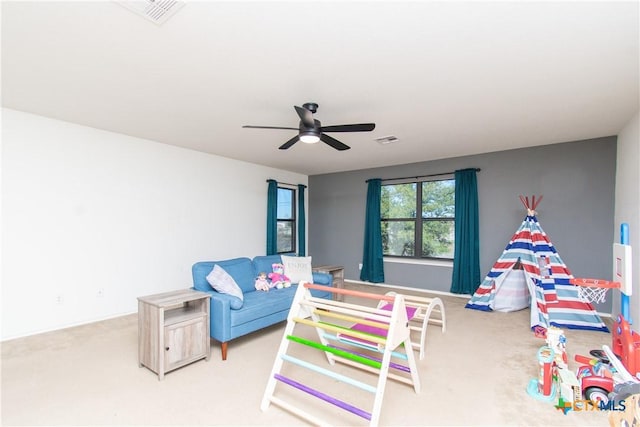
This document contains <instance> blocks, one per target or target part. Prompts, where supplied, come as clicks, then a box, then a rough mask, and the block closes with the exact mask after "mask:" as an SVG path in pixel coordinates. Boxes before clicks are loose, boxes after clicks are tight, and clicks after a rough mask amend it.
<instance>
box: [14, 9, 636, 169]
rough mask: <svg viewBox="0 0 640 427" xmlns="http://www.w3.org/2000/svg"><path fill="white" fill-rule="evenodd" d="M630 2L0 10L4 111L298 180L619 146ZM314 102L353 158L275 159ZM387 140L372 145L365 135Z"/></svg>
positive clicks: (629, 78) (626, 113)
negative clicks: (159, 13)
mask: <svg viewBox="0 0 640 427" xmlns="http://www.w3.org/2000/svg"><path fill="white" fill-rule="evenodd" d="M638 23H639V9H638V1H632V2H615V1H605V2H592V1H585V2H580V1H573V2H551V1H542V2H516V1H513V2H507V1H501V2H480V1H473V2H459V1H449V2H434V1H429V2H428V1H422V2H420V1H413V2H396V1H394V2H392V1H375V2H363V1H339V2H329V1H313V2H312V1H295V2H294V1H288V2H271V1H258V2H245V1H224V2H222V1H220V2H214V1H208V2H203V1H199V2H198V1H188V0H187V2H186V4H185V6H184V7H182V8H181V9H180V10H179V11H178V12H177V13H176V15H175V16H173V17H172V18H170V19H169V20H168V21H167V22H165V23H164V24H163V25H160V26H158V25H156V24H154V23H151V22H149V21H147V20H145V19H144V18H142V17H140V16H137V15H136V14H134V13H133V12H131V11H130V10H128V9H126V8H124V7H122V6H121V5H119V4H118V3H116V2H113V1H85V2H82V1H72V2H49V1H34V2H23V1H14V2H10V1H3V2H2V105H3V106H4V107H8V108H12V109H16V110H21V111H26V112H30V113H35V114H39V115H42V116H47V117H52V118H56V119H60V120H64V121H69V122H73V123H79V124H82V125H86V126H92V127H95V128H99V129H105V130H109V131H113V132H118V133H122V134H126V135H132V136H136V137H140V138H146V139H150V140H154V141H158V142H162V143H166V144H172V145H176V146H181V147H187V148H192V149H194V150H199V151H203V152H208V153H213V154H217V155H221V156H225V157H230V158H234V159H240V160H244V161H248V162H252V163H258V164H264V165H268V166H272V167H275V168H280V169H286V170H290V171H295V172H299V173H302V174H307V175H315V174H321V173H328V172H336V171H344V170H353V169H362V168H369V167H378V166H386V165H394V164H403V163H412V162H417V161H425V160H432V159H439V158H447V157H455V156H461V155H469V154H477V153H484V152H491V151H498V150H504V149H509V148H517V147H527V146H535V145H543V144H551V143H556V142H565V141H574V140H580V139H587V138H595V137H601V136H608V135H616V134H617V133H618V132H619V131H620V130H621V129H622V127H623V126H624V125H625V123H626V122H627V121H628V120H629V119H630V118H631V117H632V116H633V115H634V114H635V113H636V112H637V111H638V109H639V106H638V98H639V87H638V86H639V83H638V80H639V75H638V68H639V42H638V39H639V35H638V34H639V33H638V27H639V25H638ZM309 101H313V102H316V103H318V104H319V105H320V107H319V109H318V112H317V114H316V115H315V117H316V119H319V120H321V121H322V124H323V125H334V124H344V123H361V122H375V123H376V129H375V130H374V131H373V132H368V133H348V134H338V133H334V134H330V135H331V136H334V137H336V138H337V139H339V140H341V141H342V142H344V143H346V144H347V145H350V146H351V147H352V148H351V150H348V151H343V152H339V151H336V150H334V149H332V148H330V147H329V146H327V145H325V144H322V143H319V144H315V145H308V144H302V143H298V144H296V145H294V146H293V147H292V148H291V149H289V150H287V151H282V150H278V147H279V146H280V145H281V144H283V143H284V142H285V141H287V140H288V139H289V138H291V137H292V136H294V135H295V131H286V130H255V129H243V128H242V127H241V126H242V125H245V124H250V125H271V126H291V127H297V126H298V116H297V115H296V112H295V111H294V109H293V106H294V105H299V106H301V105H302V104H303V103H305V102H309ZM387 135H395V136H397V137H398V138H399V140H400V141H399V142H397V143H395V144H389V145H380V144H378V143H376V142H374V141H373V139H374V138H377V137H382V136H387Z"/></svg>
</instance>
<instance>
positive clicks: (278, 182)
mask: <svg viewBox="0 0 640 427" xmlns="http://www.w3.org/2000/svg"><path fill="white" fill-rule="evenodd" d="M269 181H275V182H276V183H277V184H284V185H290V186H292V187H297V186H298V185H302V186H304V188H307V186H306V185H304V184H289V183H288V182H280V181H276V180H275V179H268V180H267V182H269Z"/></svg>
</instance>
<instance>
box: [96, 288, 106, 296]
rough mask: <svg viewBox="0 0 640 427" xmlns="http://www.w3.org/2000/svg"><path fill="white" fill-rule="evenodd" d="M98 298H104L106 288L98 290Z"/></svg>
mask: <svg viewBox="0 0 640 427" xmlns="http://www.w3.org/2000/svg"><path fill="white" fill-rule="evenodd" d="M96 296H97V297H98V298H102V297H103V296H104V288H100V289H98V292H97V293H96Z"/></svg>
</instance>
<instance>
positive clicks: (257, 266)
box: [191, 255, 332, 360]
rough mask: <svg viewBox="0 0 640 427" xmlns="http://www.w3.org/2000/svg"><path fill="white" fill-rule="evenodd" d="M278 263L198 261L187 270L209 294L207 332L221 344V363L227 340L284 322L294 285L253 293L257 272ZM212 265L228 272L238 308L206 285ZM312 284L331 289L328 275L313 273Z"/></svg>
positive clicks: (267, 259)
mask: <svg viewBox="0 0 640 427" xmlns="http://www.w3.org/2000/svg"><path fill="white" fill-rule="evenodd" d="M281 262H282V258H281V257H280V255H267V256H257V257H255V258H253V259H250V258H234V259H228V260H224V261H202V262H197V263H195V264H194V265H193V267H192V268H191V272H192V275H193V287H194V289H196V290H198V291H203V292H207V293H208V294H209V295H211V306H210V318H209V321H210V326H211V327H210V328H209V330H210V331H211V332H210V334H211V338H213V339H215V340H217V341H219V342H220V343H221V349H222V360H227V344H228V343H229V341H230V340H232V339H234V338H237V337H240V336H242V335H246V334H249V333H251V332H255V331H257V330H260V329H262V328H265V327H267V326H271V325H273V324H275V323H278V322H282V321H283V320H286V319H287V316H288V315H289V309H290V308H291V303H292V302H293V297H294V295H295V293H296V289H297V284H292V286H291V287H289V288H283V289H276V288H273V289H271V290H270V291H269V292H264V291H256V289H255V286H254V284H255V280H256V276H257V275H258V273H259V272H261V271H264V272H271V269H272V264H274V263H281ZM216 264H218V265H219V266H220V267H222V268H223V269H224V270H225V271H226V272H227V273H229V275H230V276H231V277H233V279H234V280H235V281H236V283H237V284H238V286H239V287H240V289H242V293H243V297H244V302H243V304H242V307H240V308H238V309H234V308H232V307H231V302H233V301H234V300H235V298H234V297H232V296H230V295H227V294H222V293H219V292H217V291H216V290H214V289H213V288H212V287H211V285H209V282H207V275H208V274H209V273H210V272H211V270H212V269H213V267H214V266H215V265H216ZM313 282H314V283H317V284H320V285H327V286H332V277H331V275H330V274H325V273H315V272H314V273H313ZM312 294H313V295H314V296H316V297H321V298H327V299H331V297H332V294H331V293H330V292H319V291H315V290H314V291H312Z"/></svg>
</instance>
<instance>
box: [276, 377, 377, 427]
mask: <svg viewBox="0 0 640 427" xmlns="http://www.w3.org/2000/svg"><path fill="white" fill-rule="evenodd" d="M273 377H274V378H275V379H277V380H278V381H281V382H283V383H285V384H288V385H290V386H291V387H295V388H297V389H298V390H302V391H304V392H305V393H308V394H310V395H312V396H315V397H317V398H319V399H322V400H324V401H325V402H328V403H331V404H332V405H335V406H337V407H339V408H342V409H344V410H345V411H349V412H351V413H352V414H355V415H357V416H359V417H362V418H364V419H367V420H369V421H371V414H370V413H369V412H366V411H363V410H362V409H360V408H356V407H355V406H353V405H350V404H348V403H346V402H343V401H342V400H339V399H336V398H335V397H331V396H329V395H328V394H324V393H322V392H320V391H318V390H314V389H312V388H311V387H307V386H306V385H304V384H300V383H299V382H297V381H294V380H292V379H289V378H287V377H285V376H283V375H280V374H274V375H273Z"/></svg>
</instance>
